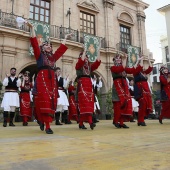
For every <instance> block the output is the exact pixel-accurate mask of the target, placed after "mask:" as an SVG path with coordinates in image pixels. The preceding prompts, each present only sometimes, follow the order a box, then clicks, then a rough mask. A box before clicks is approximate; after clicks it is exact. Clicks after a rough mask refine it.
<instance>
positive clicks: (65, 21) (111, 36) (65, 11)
mask: <svg viewBox="0 0 170 170" xmlns="http://www.w3.org/2000/svg"><path fill="white" fill-rule="evenodd" d="M148 6H149V5H148V4H146V3H145V2H143V1H142V0H12V1H11V0H1V1H0V10H1V11H0V80H1V81H2V80H3V79H4V77H5V73H6V72H9V69H10V68H11V67H16V68H17V72H18V73H20V72H22V71H23V70H25V69H27V70H29V71H31V74H33V73H34V72H35V71H36V62H35V59H34V57H33V56H30V55H29V52H28V51H29V45H30V43H29V35H30V33H29V29H28V27H27V26H22V27H20V28H19V27H17V25H16V21H15V18H16V17H17V16H22V17H23V18H25V19H28V20H29V19H32V20H36V21H41V22H45V23H48V24H49V25H50V26H49V27H50V40H51V42H52V44H53V48H54V50H55V49H56V48H57V47H58V46H59V44H60V42H61V39H62V37H63V36H62V35H63V34H66V33H67V31H68V28H69V29H71V30H72V32H74V33H75V36H74V37H73V38H71V39H70V40H68V41H67V43H66V45H67V46H68V50H67V52H66V53H65V54H64V56H63V57H62V58H61V59H60V60H58V61H57V63H56V65H57V66H59V67H61V68H62V71H63V74H65V73H67V74H68V73H69V77H70V79H75V78H76V72H75V63H76V62H77V58H78V56H79V53H80V51H81V50H82V44H81V42H82V34H83V32H85V33H88V34H92V35H95V36H98V37H100V38H101V47H102V48H101V61H102V62H101V65H100V67H99V69H98V70H97V71H96V72H95V74H96V75H98V76H101V77H102V81H103V88H102V94H105V93H106V92H107V91H108V90H109V89H110V88H111V86H112V77H111V73H110V66H111V65H112V59H113V57H114V56H115V54H116V53H117V52H118V50H120V51H124V50H126V47H127V45H128V44H130V45H133V46H137V47H140V48H141V52H142V54H144V55H145V56H147V55H148V50H147V46H146V34H145V17H146V16H145V12H144V10H145V9H146V8H148ZM69 8H70V9H69ZM61 28H62V29H61ZM61 30H62V33H61Z"/></svg>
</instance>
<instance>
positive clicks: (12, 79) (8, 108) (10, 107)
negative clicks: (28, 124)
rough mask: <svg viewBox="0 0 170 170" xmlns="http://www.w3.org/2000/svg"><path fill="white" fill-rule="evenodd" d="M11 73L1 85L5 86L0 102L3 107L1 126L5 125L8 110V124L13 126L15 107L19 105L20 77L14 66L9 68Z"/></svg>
mask: <svg viewBox="0 0 170 170" xmlns="http://www.w3.org/2000/svg"><path fill="white" fill-rule="evenodd" d="M10 71H11V75H10V76H9V77H6V78H5V79H4V80H3V86H5V93H4V97H3V100H2V103H1V107H2V108H3V109H4V113H3V117H4V123H3V126H4V127H6V126H7V121H8V112H10V122H9V126H15V125H14V124H13V119H14V116H15V109H16V107H19V106H20V105H19V95H18V88H19V87H20V86H21V80H20V78H17V77H16V76H15V75H16V68H11V70H10Z"/></svg>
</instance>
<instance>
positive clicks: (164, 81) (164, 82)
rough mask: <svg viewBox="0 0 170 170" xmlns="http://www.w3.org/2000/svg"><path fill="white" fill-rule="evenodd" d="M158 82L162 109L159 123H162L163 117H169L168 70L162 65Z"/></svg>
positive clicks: (169, 79)
mask: <svg viewBox="0 0 170 170" xmlns="http://www.w3.org/2000/svg"><path fill="white" fill-rule="evenodd" d="M159 79H160V83H161V103H162V109H161V114H160V116H159V123H160V124H163V123H162V119H163V118H170V72H169V71H168V68H167V67H165V66H162V67H161V68H160V77H159Z"/></svg>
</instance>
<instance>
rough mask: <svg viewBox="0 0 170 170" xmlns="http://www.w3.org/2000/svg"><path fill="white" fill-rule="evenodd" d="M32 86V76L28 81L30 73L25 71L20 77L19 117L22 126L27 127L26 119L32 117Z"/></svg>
mask: <svg viewBox="0 0 170 170" xmlns="http://www.w3.org/2000/svg"><path fill="white" fill-rule="evenodd" d="M33 85H34V76H33V77H32V82H31V81H30V72H29V71H26V72H25V73H24V75H23V76H22V83H21V87H20V89H21V92H20V115H21V117H22V120H23V126H27V125H28V119H30V118H31V116H32V108H31V98H30V91H31V88H32V87H33Z"/></svg>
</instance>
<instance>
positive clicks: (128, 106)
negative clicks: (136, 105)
mask: <svg viewBox="0 0 170 170" xmlns="http://www.w3.org/2000/svg"><path fill="white" fill-rule="evenodd" d="M116 60H121V56H118V55H117V56H116V57H115V58H114V63H115V64H114V66H112V67H111V68H110V69H111V72H112V77H113V87H112V99H113V109H114V119H113V124H114V125H115V127H117V128H129V127H128V126H126V125H125V124H124V122H125V121H129V120H130V117H131V116H132V101H131V96H130V93H129V86H128V83H127V80H126V73H128V74H131V73H132V72H133V71H134V68H124V67H123V65H122V64H121V62H120V63H117V62H116Z"/></svg>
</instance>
